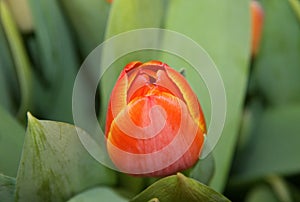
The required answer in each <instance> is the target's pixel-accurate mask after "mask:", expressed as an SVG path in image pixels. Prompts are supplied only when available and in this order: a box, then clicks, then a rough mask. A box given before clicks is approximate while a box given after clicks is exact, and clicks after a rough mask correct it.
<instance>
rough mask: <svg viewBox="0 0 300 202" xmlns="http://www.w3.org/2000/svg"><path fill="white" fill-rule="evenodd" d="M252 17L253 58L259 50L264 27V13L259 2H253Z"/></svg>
mask: <svg viewBox="0 0 300 202" xmlns="http://www.w3.org/2000/svg"><path fill="white" fill-rule="evenodd" d="M250 8H251V16H252V47H251V52H252V56H255V55H256V54H257V52H258V50H259V45H260V38H261V32H262V26H263V19H264V13H263V9H262V7H261V6H260V4H259V3H258V2H257V1H251V4H250Z"/></svg>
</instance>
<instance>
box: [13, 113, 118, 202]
mask: <svg viewBox="0 0 300 202" xmlns="http://www.w3.org/2000/svg"><path fill="white" fill-rule="evenodd" d="M78 133H85V132H84V131H83V130H81V129H79V128H75V127H74V126H72V125H69V124H65V123H59V122H54V121H39V120H37V119H36V118H34V117H32V116H31V115H30V114H28V128H27V132H26V137H25V143H24V149H23V154H22V158H21V163H20V167H19V170H18V175H17V182H16V201H55V202H59V201H65V200H67V199H69V198H70V197H72V196H73V195H74V194H76V193H79V192H82V191H83V190H86V189H88V188H91V187H93V186H95V185H98V184H105V185H113V184H114V183H115V180H116V176H115V172H113V171H111V170H108V169H107V168H105V167H103V166H102V165H101V164H100V163H98V162H97V161H96V160H94V159H93V158H92V156H90V155H89V153H88V152H87V151H86V150H85V148H84V147H83V145H82V144H81V142H80V140H79V137H78Z"/></svg>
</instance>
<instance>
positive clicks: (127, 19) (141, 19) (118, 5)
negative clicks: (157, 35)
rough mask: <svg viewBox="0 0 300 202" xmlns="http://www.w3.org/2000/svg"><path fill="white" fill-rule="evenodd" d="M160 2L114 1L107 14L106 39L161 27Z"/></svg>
mask: <svg viewBox="0 0 300 202" xmlns="http://www.w3.org/2000/svg"><path fill="white" fill-rule="evenodd" d="M164 5H165V4H164V1H162V0H152V1H146V0H142V1H141V0H131V2H130V3H128V1H126V0H115V1H114V3H113V4H112V7H111V11H110V14H109V19H108V24H107V29H106V37H105V38H110V37H112V36H114V35H117V34H120V33H122V32H126V31H130V30H133V29H141V28H149V27H161V25H162V23H163V21H162V20H163V16H164Z"/></svg>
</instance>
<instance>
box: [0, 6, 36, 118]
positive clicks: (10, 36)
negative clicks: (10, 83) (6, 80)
mask: <svg viewBox="0 0 300 202" xmlns="http://www.w3.org/2000/svg"><path fill="white" fill-rule="evenodd" d="M6 4H7V3H6V2H5V1H0V13H1V18H0V20H1V22H2V24H3V28H4V31H5V34H6V37H7V40H8V43H9V46H10V50H11V53H12V56H13V59H14V64H15V67H16V72H17V76H18V81H19V86H20V93H21V103H20V107H19V111H18V116H19V118H20V119H23V117H24V115H25V113H26V111H27V110H28V108H29V106H30V104H31V87H32V86H31V85H32V83H31V68H30V62H29V59H28V56H27V53H26V51H25V47H24V44H23V42H22V37H21V34H20V33H19V31H18V28H17V25H16V23H15V21H14V19H13V17H12V14H11V12H10V10H9V8H8V6H7V5H6Z"/></svg>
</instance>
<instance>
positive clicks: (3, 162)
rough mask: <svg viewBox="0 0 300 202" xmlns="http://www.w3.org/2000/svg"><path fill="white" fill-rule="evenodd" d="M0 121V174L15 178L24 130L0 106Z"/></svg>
mask: <svg viewBox="0 0 300 202" xmlns="http://www.w3.org/2000/svg"><path fill="white" fill-rule="evenodd" d="M0 120H1V121H0V173H3V174H5V175H8V176H12V177H15V176H16V175H17V170H18V167H19V161H20V157H21V152H22V146H23V141H24V134H25V129H24V128H23V127H22V126H21V125H20V124H19V123H18V122H17V120H16V119H15V118H14V117H12V116H11V115H10V114H9V113H8V112H7V111H6V110H5V109H3V108H2V106H0Z"/></svg>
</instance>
